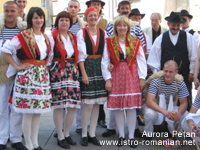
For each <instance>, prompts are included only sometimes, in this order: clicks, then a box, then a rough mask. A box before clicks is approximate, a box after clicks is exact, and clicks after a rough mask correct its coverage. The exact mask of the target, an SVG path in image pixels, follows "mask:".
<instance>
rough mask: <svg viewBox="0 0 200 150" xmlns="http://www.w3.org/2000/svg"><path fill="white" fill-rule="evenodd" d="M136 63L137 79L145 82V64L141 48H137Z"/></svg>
mask: <svg viewBox="0 0 200 150" xmlns="http://www.w3.org/2000/svg"><path fill="white" fill-rule="evenodd" d="M136 61H137V66H138V75H139V79H144V80H145V78H146V76H147V62H146V58H145V55H144V51H143V48H142V46H140V47H139V50H138V53H137V55H136Z"/></svg>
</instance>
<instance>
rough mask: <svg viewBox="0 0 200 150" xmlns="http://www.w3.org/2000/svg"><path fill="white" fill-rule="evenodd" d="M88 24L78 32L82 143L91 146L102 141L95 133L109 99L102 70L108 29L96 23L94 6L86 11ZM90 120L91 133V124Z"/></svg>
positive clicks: (96, 15) (97, 14)
mask: <svg viewBox="0 0 200 150" xmlns="http://www.w3.org/2000/svg"><path fill="white" fill-rule="evenodd" d="M85 17H86V20H87V23H88V25H87V26H86V27H85V28H84V29H82V30H80V31H79V32H78V33H77V43H78V50H79V60H78V61H79V67H80V73H81V74H80V76H81V78H80V83H81V100H82V103H83V108H82V114H81V118H82V119H81V123H82V139H81V145H83V146H87V145H88V142H92V143H93V144H95V145H100V143H99V141H98V140H97V139H96V137H95V130H96V125H97V119H98V115H99V104H103V103H104V102H105V101H106V100H107V91H106V90H105V82H104V80H103V77H102V73H101V57H102V53H103V48H104V40H105V31H104V30H103V29H100V28H98V27H97V26H96V24H97V20H98V17H99V12H98V11H97V9H96V8H93V7H90V8H88V9H87V10H86V12H85ZM88 122H90V131H89V137H87V126H88Z"/></svg>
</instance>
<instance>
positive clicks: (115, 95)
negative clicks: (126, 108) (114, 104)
mask: <svg viewBox="0 0 200 150" xmlns="http://www.w3.org/2000/svg"><path fill="white" fill-rule="evenodd" d="M129 95H131V96H132V95H142V94H141V93H129V94H109V96H113V97H117V96H129Z"/></svg>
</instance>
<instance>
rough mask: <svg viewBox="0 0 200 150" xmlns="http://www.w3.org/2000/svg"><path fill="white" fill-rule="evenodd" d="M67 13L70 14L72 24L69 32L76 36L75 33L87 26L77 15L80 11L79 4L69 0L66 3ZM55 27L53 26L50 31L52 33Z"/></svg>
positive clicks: (74, 0) (75, 0)
mask: <svg viewBox="0 0 200 150" xmlns="http://www.w3.org/2000/svg"><path fill="white" fill-rule="evenodd" d="M67 11H68V12H69V13H70V14H71V16H72V20H73V24H72V26H71V28H70V29H69V31H71V32H72V33H73V34H75V35H77V32H78V31H79V30H80V29H82V28H84V27H85V25H86V24H87V23H86V22H85V21H83V20H82V19H81V18H80V17H79V16H78V13H79V12H80V11H81V9H80V3H79V1H77V0H70V1H69V3H68V7H67ZM54 29H55V27H54V26H53V27H52V29H51V31H53V30H54Z"/></svg>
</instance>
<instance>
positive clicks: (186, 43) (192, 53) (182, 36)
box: [147, 12, 198, 110]
mask: <svg viewBox="0 0 200 150" xmlns="http://www.w3.org/2000/svg"><path fill="white" fill-rule="evenodd" d="M165 20H167V21H168V23H167V24H168V26H169V31H167V32H165V33H163V34H162V35H160V36H159V37H158V38H157V39H156V40H155V42H154V44H153V46H152V49H151V51H150V54H149V57H148V60H147V64H148V65H149V67H150V68H151V70H152V71H153V72H154V73H156V72H158V71H159V70H162V69H163V67H164V63H165V62H166V61H168V60H174V61H175V62H176V63H177V64H178V72H179V74H181V75H182V76H183V78H184V81H185V84H186V85H187V88H188V91H189V92H190V96H188V108H187V110H189V109H190V107H191V104H192V96H191V94H192V93H191V89H192V81H193V74H194V66H195V61H196V57H197V53H198V44H197V42H196V41H195V39H194V38H193V37H192V35H191V34H189V33H187V32H184V31H182V30H180V27H181V24H182V23H185V22H186V20H185V18H182V16H181V14H180V13H179V12H171V14H170V16H168V17H166V18H165Z"/></svg>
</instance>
